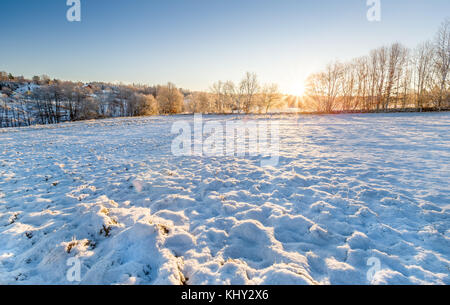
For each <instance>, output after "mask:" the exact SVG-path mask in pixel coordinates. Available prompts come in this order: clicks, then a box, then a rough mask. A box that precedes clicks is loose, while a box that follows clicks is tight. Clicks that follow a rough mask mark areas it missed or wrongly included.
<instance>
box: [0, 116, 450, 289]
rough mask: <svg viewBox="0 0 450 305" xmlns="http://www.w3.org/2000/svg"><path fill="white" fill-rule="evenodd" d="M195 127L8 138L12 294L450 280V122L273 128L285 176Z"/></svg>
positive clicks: (352, 120) (339, 120)
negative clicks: (196, 132)
mask: <svg viewBox="0 0 450 305" xmlns="http://www.w3.org/2000/svg"><path fill="white" fill-rule="evenodd" d="M180 119H185V120H186V119H187V120H192V117H176V116H175V117H151V118H139V119H131V118H124V119H108V120H101V121H88V122H76V123H64V124H60V125H54V126H33V127H26V128H15V129H3V130H0V284H79V283H81V284H183V283H185V284H447V285H448V284H450V277H449V274H450V221H449V220H450V218H449V216H450V211H449V209H450V189H449V181H450V133H449V131H450V114H449V113H441V114H437V113H435V114H370V115H339V116H276V117H272V118H271V119H272V120H278V121H279V123H280V136H281V139H280V161H279V164H278V166H276V167H261V166H260V160H259V158H257V157H243V158H238V157H210V158H201V157H174V156H173V155H172V154H171V152H170V147H171V142H172V140H173V139H174V137H175V136H174V135H171V133H170V130H171V126H172V124H173V123H174V122H175V121H176V120H180ZM204 119H205V121H207V120H220V121H221V122H225V121H227V120H233V119H236V117H233V116H210V117H205V118H204ZM250 119H258V120H267V119H269V118H266V117H250ZM74 257H76V258H78V259H79V260H80V262H81V282H70V281H69V280H68V278H67V277H66V273H67V271H68V269H69V266H68V265H67V261H68V259H70V258H74ZM371 258H376V259H378V260H379V262H380V263H381V264H380V268H379V270H375V271H376V272H374V273H373V274H374V275H373V276H372V277H371V278H369V279H368V276H367V274H368V271H369V269H370V268H371V267H370V266H368V261H369V260H370V259H371Z"/></svg>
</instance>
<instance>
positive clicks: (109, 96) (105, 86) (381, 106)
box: [0, 19, 450, 127]
mask: <svg viewBox="0 0 450 305" xmlns="http://www.w3.org/2000/svg"><path fill="white" fill-rule="evenodd" d="M449 69H450V20H449V19H447V20H446V21H444V22H443V23H442V25H441V27H440V28H439V30H438V32H437V33H436V36H435V37H434V39H432V40H430V41H427V42H424V43H422V44H420V45H419V46H417V47H416V48H415V49H412V50H411V49H408V48H406V47H405V46H403V45H402V44H400V43H393V44H392V45H390V46H384V47H380V48H378V49H375V50H372V51H371V52H370V54H369V55H367V56H363V57H359V58H355V59H354V60H351V61H349V62H345V63H342V62H339V61H335V62H332V63H330V64H328V65H327V66H326V67H325V69H324V70H323V71H320V72H318V73H315V74H313V75H311V76H310V77H309V78H308V80H307V91H306V94H305V96H303V97H294V96H288V95H284V94H282V93H281V92H280V91H279V89H278V85H277V84H260V83H259V82H258V77H257V75H256V74H254V73H250V72H247V73H246V74H245V76H244V78H243V79H242V81H241V82H239V83H237V84H236V83H234V82H232V81H218V82H216V83H214V84H213V85H212V86H211V87H210V90H209V91H208V92H191V91H189V90H184V89H180V88H177V87H176V86H175V85H174V84H172V83H169V84H167V85H157V86H147V85H124V84H109V83H101V82H93V83H87V84H86V83H79V82H71V81H62V80H58V79H51V78H50V77H49V76H46V75H42V76H34V77H33V78H32V79H26V78H24V77H23V76H14V75H12V74H10V73H7V72H0V127H20V126H29V125H33V124H54V123H60V122H67V121H77V120H88V119H97V118H108V117H130V116H148V115H171V114H180V113H204V114H206V113H210V114H213V113H217V114H231V113H246V114H249V113H258V114H261V113H269V112H272V111H278V112H283V111H288V110H289V111H291V112H292V111H294V112H309V113H339V112H345V113H347V112H392V111H442V110H450V80H449Z"/></svg>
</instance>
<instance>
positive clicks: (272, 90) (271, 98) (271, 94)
mask: <svg viewBox="0 0 450 305" xmlns="http://www.w3.org/2000/svg"><path fill="white" fill-rule="evenodd" d="M280 100H281V93H280V91H279V90H278V85H277V84H266V85H264V86H263V87H262V88H261V92H260V94H259V103H258V106H259V108H260V112H261V110H262V109H264V111H265V113H266V114H267V113H268V112H269V110H270V108H271V107H274V106H275V105H276V104H277V103H279V102H280Z"/></svg>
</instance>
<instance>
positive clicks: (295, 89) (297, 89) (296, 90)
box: [287, 83, 305, 96]
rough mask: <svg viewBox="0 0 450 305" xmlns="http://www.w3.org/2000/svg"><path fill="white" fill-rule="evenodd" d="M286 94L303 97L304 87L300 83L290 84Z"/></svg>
mask: <svg viewBox="0 0 450 305" xmlns="http://www.w3.org/2000/svg"><path fill="white" fill-rule="evenodd" d="M287 93H288V94H291V95H295V96H303V95H304V94H305V86H304V85H303V84H302V83H296V84H292V85H290V86H289V87H288V89H287Z"/></svg>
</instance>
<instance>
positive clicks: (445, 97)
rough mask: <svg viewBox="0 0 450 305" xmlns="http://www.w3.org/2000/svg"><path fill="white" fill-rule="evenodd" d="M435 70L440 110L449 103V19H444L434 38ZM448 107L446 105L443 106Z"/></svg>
mask: <svg viewBox="0 0 450 305" xmlns="http://www.w3.org/2000/svg"><path fill="white" fill-rule="evenodd" d="M435 50H436V52H435V62H434V64H435V68H436V72H437V76H438V86H439V96H438V99H437V108H438V109H439V110H441V107H442V106H443V102H444V101H445V102H446V104H448V103H449V102H450V101H449V99H450V96H449V92H448V91H449V90H448V85H449V81H448V74H449V69H450V19H446V20H445V21H444V22H443V23H442V25H441V27H440V29H439V31H438V33H437V36H436V40H435ZM445 106H446V107H448V105H445Z"/></svg>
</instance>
